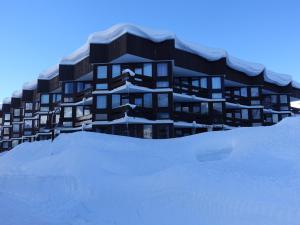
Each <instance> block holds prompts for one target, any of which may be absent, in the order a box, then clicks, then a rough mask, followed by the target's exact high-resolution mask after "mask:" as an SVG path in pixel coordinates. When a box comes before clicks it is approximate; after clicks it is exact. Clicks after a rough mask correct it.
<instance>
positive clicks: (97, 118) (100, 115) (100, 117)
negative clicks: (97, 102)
mask: <svg viewBox="0 0 300 225" xmlns="http://www.w3.org/2000/svg"><path fill="white" fill-rule="evenodd" d="M96 120H107V114H96Z"/></svg>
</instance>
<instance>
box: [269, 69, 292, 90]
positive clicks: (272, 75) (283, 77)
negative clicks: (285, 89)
mask: <svg viewBox="0 0 300 225" xmlns="http://www.w3.org/2000/svg"><path fill="white" fill-rule="evenodd" d="M264 78H265V81H267V82H269V83H272V84H276V85H279V86H286V85H288V84H289V83H291V82H292V77H291V76H290V75H287V74H281V73H277V72H274V71H271V70H265V73H264ZM296 83H297V82H295V83H294V85H295V84H296Z"/></svg>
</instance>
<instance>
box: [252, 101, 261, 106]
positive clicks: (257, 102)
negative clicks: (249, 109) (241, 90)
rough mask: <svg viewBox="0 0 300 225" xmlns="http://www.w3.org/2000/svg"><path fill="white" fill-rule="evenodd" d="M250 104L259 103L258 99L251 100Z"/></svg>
mask: <svg viewBox="0 0 300 225" xmlns="http://www.w3.org/2000/svg"><path fill="white" fill-rule="evenodd" d="M251 105H260V100H251Z"/></svg>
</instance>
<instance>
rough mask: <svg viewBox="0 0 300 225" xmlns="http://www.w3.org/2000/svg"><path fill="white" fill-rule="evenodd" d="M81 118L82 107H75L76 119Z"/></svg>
mask: <svg viewBox="0 0 300 225" xmlns="http://www.w3.org/2000/svg"><path fill="white" fill-rule="evenodd" d="M82 116H83V106H77V107H76V117H77V118H78V117H82Z"/></svg>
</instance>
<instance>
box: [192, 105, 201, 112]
mask: <svg viewBox="0 0 300 225" xmlns="http://www.w3.org/2000/svg"><path fill="white" fill-rule="evenodd" d="M193 112H194V113H200V112H201V108H200V106H199V105H194V106H193Z"/></svg>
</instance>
